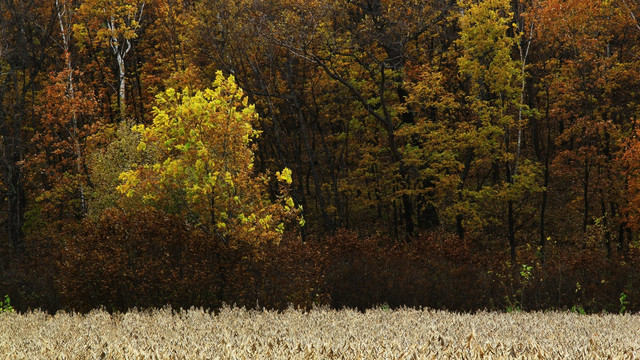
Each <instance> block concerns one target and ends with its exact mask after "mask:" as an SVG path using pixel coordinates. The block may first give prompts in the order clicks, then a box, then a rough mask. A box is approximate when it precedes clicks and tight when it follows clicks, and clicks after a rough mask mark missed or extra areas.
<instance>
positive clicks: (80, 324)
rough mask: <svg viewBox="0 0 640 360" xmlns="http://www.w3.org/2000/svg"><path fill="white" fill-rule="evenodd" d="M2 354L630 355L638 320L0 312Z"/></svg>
mask: <svg viewBox="0 0 640 360" xmlns="http://www.w3.org/2000/svg"><path fill="white" fill-rule="evenodd" d="M0 336H1V337H2V340H1V341H0V358H1V359H514V358H520V359H635V358H640V316H638V315H622V316H621V315H612V314H601V315H578V314H573V313H566V312H545V313H540V312H538V313H524V312H518V313H508V314H505V313H494V312H481V313H476V314H456V313H450V312H445V311H433V310H416V309H399V310H384V309H373V310H369V311H367V312H365V313H361V312H358V311H355V310H341V311H335V310H329V309H324V308H319V309H314V310H312V311H310V312H302V311H297V310H293V309H292V310H288V311H285V312H281V313H278V312H272V311H254V310H250V311H247V310H242V309H231V308H223V309H221V311H220V312H219V313H218V314H214V313H211V312H208V311H204V310H199V309H191V310H187V311H181V312H173V311H171V310H169V309H160V310H153V311H136V310H133V311H129V312H127V313H124V314H113V315H111V314H109V313H108V312H106V311H102V310H95V311H92V312H90V313H88V314H86V315H80V314H73V313H58V314H56V315H54V316H51V315H48V314H46V313H43V312H39V311H35V312H30V313H27V314H18V313H0Z"/></svg>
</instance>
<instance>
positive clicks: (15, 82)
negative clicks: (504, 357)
mask: <svg viewBox="0 0 640 360" xmlns="http://www.w3.org/2000/svg"><path fill="white" fill-rule="evenodd" d="M639 13H640V2H639V1H638V0H457V1H454V0H411V1H405V0H306V1H305V0H279V1H269V0H234V1H228V0H48V1H43V0H0V14H1V16H0V296H4V295H8V296H9V297H10V299H11V305H12V306H13V307H14V308H15V309H17V310H21V311H24V310H27V309H36V308H41V309H44V310H46V311H57V310H76V311H89V310H91V309H94V308H98V307H103V308H106V309H107V310H109V311H112V310H113V311H115V310H127V309H129V308H133V307H138V308H147V307H162V306H164V305H167V304H169V305H171V306H174V307H176V308H178V307H183V308H188V307H190V306H200V307H205V308H220V307H221V306H222V305H223V304H237V305H239V306H246V307H250V308H254V307H266V308H269V309H286V308H287V307H288V306H291V305H293V306H296V307H300V308H307V309H309V308H311V307H313V306H314V305H329V306H332V307H334V308H341V307H350V308H358V309H366V308H370V307H374V306H380V305H383V304H384V306H390V307H400V306H411V307H429V308H435V309H448V310H455V311H474V310H481V309H489V310H501V311H505V310H507V311H515V310H541V309H571V310H573V311H576V312H601V311H607V312H615V313H617V312H624V311H638V310H640V238H639V235H640V139H639V137H638V135H639V134H640V129H636V124H637V123H638V119H637V118H638V115H640V57H639V55H638V54H640V20H639V19H638V18H637V16H638V14H639Z"/></svg>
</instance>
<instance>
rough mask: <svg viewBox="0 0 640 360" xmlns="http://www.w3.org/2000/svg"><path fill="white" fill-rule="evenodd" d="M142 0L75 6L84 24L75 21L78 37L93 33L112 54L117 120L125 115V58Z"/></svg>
mask: <svg viewBox="0 0 640 360" xmlns="http://www.w3.org/2000/svg"><path fill="white" fill-rule="evenodd" d="M145 5H146V2H145V1H140V0H96V1H85V2H84V3H83V4H82V5H81V6H80V8H79V10H78V11H79V12H80V16H81V17H82V18H84V21H85V23H84V24H78V25H77V29H76V30H77V33H78V35H79V36H81V37H95V39H96V40H97V41H98V42H99V43H101V44H102V45H104V46H107V47H108V48H109V49H110V50H111V52H112V54H113V55H114V56H115V60H116V65H117V67H118V108H119V111H120V120H124V119H125V115H126V110H127V107H126V86H125V82H126V74H127V71H126V63H125V59H126V57H127V54H128V53H129V51H131V49H132V47H133V42H134V40H135V39H136V38H137V37H138V33H137V31H138V29H139V28H140V25H141V21H142V15H143V13H144V8H145Z"/></svg>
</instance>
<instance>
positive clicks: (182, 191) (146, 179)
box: [118, 72, 302, 245]
mask: <svg viewBox="0 0 640 360" xmlns="http://www.w3.org/2000/svg"><path fill="white" fill-rule="evenodd" d="M156 103H157V106H156V107H155V108H154V114H155V117H154V119H153V124H151V125H150V126H144V125H137V126H134V128H133V130H134V131H135V132H137V133H139V134H140V136H141V141H140V144H139V146H138V151H142V152H145V151H148V152H153V153H154V154H156V155H155V158H156V159H157V161H155V162H154V163H149V164H142V165H135V166H133V169H132V170H129V171H126V172H123V173H122V174H120V180H121V181H122V182H121V184H120V185H119V186H118V190H119V191H120V192H121V193H122V194H125V195H126V196H127V197H134V196H135V197H139V198H140V200H141V201H143V202H145V203H147V204H150V205H152V206H155V207H158V208H161V209H163V210H165V211H167V212H170V213H173V214H179V215H181V216H184V217H185V219H186V221H188V222H189V223H191V224H193V225H195V226H198V227H200V228H201V229H203V230H204V231H206V232H208V233H210V234H211V235H213V236H216V237H217V238H218V239H221V240H223V241H229V242H231V243H232V244H233V243H236V242H238V241H246V242H249V243H253V244H255V245H259V244H261V243H265V242H269V241H274V242H278V241H279V240H280V238H281V236H282V233H283V230H284V224H285V222H287V221H290V220H292V219H297V218H298V216H299V211H300V209H299V208H296V207H295V206H294V203H293V200H292V199H291V197H290V196H289V195H288V187H289V184H291V170H289V169H286V168H285V169H284V170H283V171H282V172H277V173H276V176H277V178H278V181H279V184H280V186H279V195H278V196H277V197H276V198H275V199H270V198H269V196H268V191H267V190H268V182H269V177H268V176H267V175H262V174H256V173H255V172H254V171H253V161H254V150H255V149H254V146H255V145H254V144H253V143H252V139H254V138H256V137H257V136H258V135H259V133H260V132H259V131H257V130H255V129H254V127H253V125H254V124H255V123H256V122H257V120H258V115H257V113H256V111H255V108H254V106H253V105H249V104H248V100H247V97H246V96H245V95H244V93H243V91H242V89H240V88H239V87H238V85H237V84H236V82H235V79H234V77H233V76H230V77H228V78H225V77H224V76H223V75H222V73H221V72H218V73H217V75H216V80H215V82H214V84H213V89H206V90H204V91H195V92H192V91H190V90H188V89H185V90H183V91H181V92H178V91H175V90H174V89H168V90H166V91H165V92H163V93H160V94H159V95H157V96H156ZM300 222H302V220H300Z"/></svg>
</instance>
